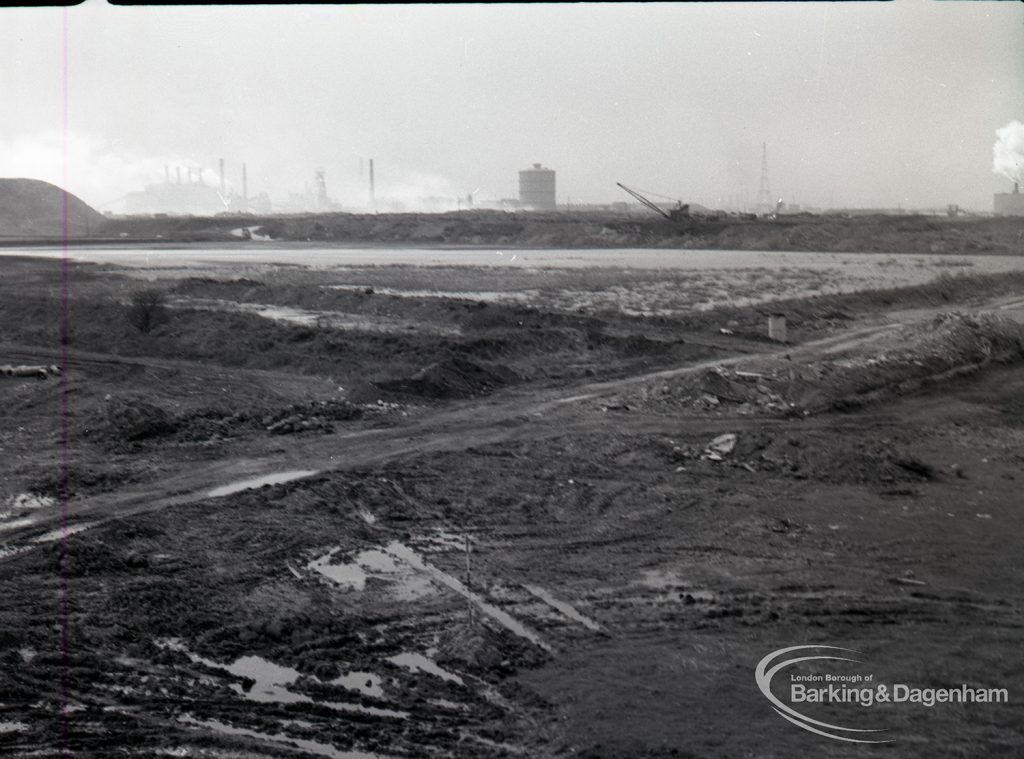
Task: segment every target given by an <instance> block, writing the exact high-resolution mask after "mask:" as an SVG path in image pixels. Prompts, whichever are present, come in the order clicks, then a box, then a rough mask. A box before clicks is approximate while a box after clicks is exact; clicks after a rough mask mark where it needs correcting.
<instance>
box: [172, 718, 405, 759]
mask: <svg viewBox="0 0 1024 759" xmlns="http://www.w3.org/2000/svg"><path fill="white" fill-rule="evenodd" d="M178 721H179V722H183V723H184V724H186V725H194V726H196V727H205V728H207V729H208V730H213V731H214V732H216V733H221V734H222V735H241V736H245V737H246V738H255V739H257V740H262V741H267V742H268V743H279V744H294V745H295V746H298V747H299V748H301V749H302V750H303V751H308V752H309V753H311V754H316V755H318V756H326V757H330V759H387V757H385V756H384V755H382V754H371V753H367V752H365V751H342V750H341V749H337V748H335V747H334V746H331V745H330V744H328V743H320V742H318V741H311V740H307V739H305V738H294V737H292V736H290V735H286V734H285V733H273V734H271V733H261V732H259V731H258V730H249V729H248V728H244V727H233V726H231V725H228V724H225V723H224V722H220V721H218V720H198V719H196V718H195V717H192V716H189V715H184V716H181V717H178Z"/></svg>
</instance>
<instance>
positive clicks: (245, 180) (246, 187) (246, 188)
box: [242, 163, 249, 201]
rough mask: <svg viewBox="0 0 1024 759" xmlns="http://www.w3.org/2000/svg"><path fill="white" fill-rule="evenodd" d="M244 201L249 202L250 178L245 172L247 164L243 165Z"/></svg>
mask: <svg viewBox="0 0 1024 759" xmlns="http://www.w3.org/2000/svg"><path fill="white" fill-rule="evenodd" d="M242 200H244V201H248V200H249V176H248V174H246V172H245V164H244V163H243V164H242Z"/></svg>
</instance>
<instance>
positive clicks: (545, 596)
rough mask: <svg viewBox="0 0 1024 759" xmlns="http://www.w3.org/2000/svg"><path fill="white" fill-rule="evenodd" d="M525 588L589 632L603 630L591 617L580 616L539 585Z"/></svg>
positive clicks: (568, 605) (572, 608) (571, 607)
mask: <svg viewBox="0 0 1024 759" xmlns="http://www.w3.org/2000/svg"><path fill="white" fill-rule="evenodd" d="M523 587H524V588H526V589H527V590H528V591H529V592H530V593H531V594H533V595H534V596H536V597H537V598H539V599H541V600H542V601H543V602H544V603H546V604H547V605H548V606H550V607H551V608H553V609H557V610H558V611H560V612H562V614H564V615H565V616H567V617H568V618H569V619H571V620H573V621H574V622H579V623H580V624H581V625H583V626H584V627H586V628H587V629H588V630H600V629H601V625H599V624H598V623H597V622H595V621H594V620H592V619H591V618H590V617H586V616H584V615H583V614H580V613H579V612H578V611H576V609H575V608H574V607H573V606H571V605H570V604H568V603H566V602H565V601H559V600H558V599H557V598H555V597H554V596H552V595H551V594H550V593H548V591H546V590H545V589H544V588H541V587H539V586H537V585H524V586H523Z"/></svg>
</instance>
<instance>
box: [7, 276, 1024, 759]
mask: <svg viewBox="0 0 1024 759" xmlns="http://www.w3.org/2000/svg"><path fill="white" fill-rule="evenodd" d="M2 265H3V267H4V271H3V277H2V279H0V289H2V293H0V295H2V298H0V364H38V365H45V366H50V365H57V366H59V367H62V368H63V371H62V372H60V373H55V372H50V373H49V376H48V377H47V378H45V379H37V378H23V377H7V376H3V377H0V394H2V398H3V408H4V416H3V418H4V424H3V427H2V429H0V450H2V452H3V456H2V458H0V495H2V498H3V501H2V504H0V660H2V662H3V666H2V668H0V753H7V754H11V755H16V756H58V755H74V756H83V757H107V756H196V757H200V756H203V757H252V756H256V757H260V756H262V757H300V756H327V757H367V756H379V757H435V756H436V757H449V756H452V757H502V756H509V757H511V756H527V757H543V756H587V757H595V758H596V757H662V756H665V757H667V756H683V757H685V756H690V757H778V758H779V759H782V758H784V757H785V758H788V757H795V756H816V757H847V756H863V755H865V754H875V753H877V754H881V755H885V756H893V757H967V756H970V757H974V756H979V757H980V756H1006V757H1015V756H1020V755H1021V754H1022V753H1024V739H1022V738H1021V735H1022V734H1024V716H1022V712H1021V708H1020V698H1021V696H1022V694H1024V669H1022V667H1021V653H1022V650H1021V629H1022V624H1024V617H1022V614H1021V611H1020V603H1021V600H1022V597H1024V592H1022V590H1021V588H1022V587H1024V584H1022V580H1024V576H1022V575H1024V569H1022V568H1021V565H1020V562H1019V560H1018V556H1019V547H1020V543H1021V534H1022V530H1024V521H1022V519H1024V518H1022V515H1021V511H1020V507H1019V502H1020V498H1019V488H1020V478H1021V477H1022V476H1024V475H1022V474H1021V469H1022V468H1021V463H1022V461H1024V405H1022V401H1021V398H1022V397H1024V364H1022V363H1021V361H1022V359H1024V328H1022V326H1021V323H1022V321H1024V275H1000V276H998V277H984V276H981V277H946V278H943V279H941V280H940V281H937V282H935V283H932V284H929V285H925V286H921V287H916V288H906V289H903V290H895V291H875V292H870V293H856V294H845V295H832V296H825V297H819V298H812V299H804V300H788V301H780V302H776V303H773V304H770V305H765V304H762V305H756V304H754V305H747V306H732V307H728V308H724V307H723V308H718V309H711V310H700V311H698V310H687V309H685V308H680V309H677V312H676V313H674V314H673V315H670V316H665V315H661V316H657V317H651V316H643V315H635V314H633V315H631V314H628V313H623V312H622V311H621V310H616V309H614V308H601V309H582V310H581V309H579V308H559V307H558V303H559V301H558V299H557V298H554V297H550V298H547V299H546V300H543V301H541V302H539V303H537V304H531V303H530V302H525V303H523V302H513V303H508V302H487V301H481V300H465V299H453V298H444V297H440V298H438V297H422V296H418V295H401V294H394V293H387V292H384V291H385V290H386V289H387V288H388V286H389V285H394V284H395V282H394V278H395V272H394V271H391V270H388V269H381V270H380V275H381V276H380V279H379V280H374V279H373V276H374V271H373V270H372V269H364V270H360V271H355V272H345V271H340V270H339V271H334V272H328V273H325V272H315V273H307V272H303V271H302V270H297V269H294V268H287V269H285V268H283V269H281V270H276V271H275V270H270V269H268V270H267V271H265V272H263V273H262V274H259V275H257V276H249V275H247V276H246V277H210V276H206V275H204V274H203V273H202V272H195V273H192V274H189V275H183V276H181V277H165V278H162V279H160V280H159V281H158V282H156V283H155V284H154V283H150V282H145V281H141V280H140V279H139V278H138V277H137V276H135V277H131V276H127V275H125V274H123V273H119V272H117V271H113V270H110V269H102V268H100V267H95V266H88V265H84V264H71V265H70V266H69V267H68V268H67V269H66V270H65V269H64V268H63V266H62V264H61V263H60V262H59V261H58V262H53V261H49V262H47V261H39V260H27V259H14V258H10V259H4V261H3V262H2ZM401 276H402V277H403V278H404V279H407V278H408V277H409V276H410V272H409V270H407V269H406V270H402V272H401ZM457 276H458V272H457V271H454V270H453V272H452V277H453V278H457ZM538 276H543V275H542V274H538ZM65 283H67V287H66V288H65ZM325 284H328V285H345V284H358V285H359V287H348V288H346V287H334V288H326V287H323V286H322V285H325ZM413 284H415V283H408V282H407V285H408V286H409V287H410V288H411V287H412V285H413ZM544 284H545V283H544V282H538V290H539V291H540V290H543V289H544ZM549 284H550V283H549ZM766 286H769V287H770V286H771V283H768V284H767V285H766ZM154 287H155V288H157V289H159V290H160V291H161V293H162V294H163V298H164V302H165V309H164V310H162V311H160V312H159V314H158V317H157V318H156V320H155V326H153V328H152V329H151V330H150V331H149V332H143V331H140V330H139V329H138V328H137V326H133V324H132V320H131V318H129V315H128V308H129V304H130V303H131V299H132V295H133V294H134V293H136V292H138V291H140V290H142V289H151V288H154ZM65 292H67V294H68V300H67V310H66V311H65V305H64V304H65V301H64V297H63V295H64V293H65ZM629 297H630V294H629V293H625V294H624V295H623V298H624V300H626V299H628V298H629ZM255 306H259V307H260V308H256V307H255ZM263 307H273V309H274V310H273V311H271V312H267V311H266V309H265V308H263ZM769 312H781V313H784V314H786V316H787V320H788V326H789V332H788V341H787V342H786V343H775V342H771V341H769V340H768V339H767V338H766V336H765V334H764V328H765V321H766V318H767V315H768V313H769ZM270 317H274V318H270ZM65 441H66V443H67V444H66V445H65ZM260 478H263V479H260ZM262 483H267V484H262ZM805 644H820V645H831V646H840V647H844V648H849V649H856V650H857V651H860V652H861V654H860V656H861V658H862V659H863V660H864V661H865V662H868V663H869V665H870V666H871V667H872V669H871V671H872V672H873V673H874V674H875V675H876V676H877V677H878V678H880V679H884V680H885V681H888V682H901V683H911V684H915V685H919V686H920V687H932V688H940V687H953V686H956V687H959V686H960V684H962V683H965V684H968V685H969V686H971V687H985V688H1005V689H1006V690H1007V691H1008V693H1009V702H1008V703H991V704H957V705H950V704H938V705H935V706H934V707H933V708H926V707H923V706H921V705H919V704H918V705H914V704H891V703H890V704H880V705H878V707H877V708H876V709H874V710H865V709H864V708H863V707H859V706H853V707H851V706H849V705H831V706H822V705H819V706H817V708H816V710H812V709H807V710H805V711H807V712H808V713H810V714H813V716H814V717H815V718H817V719H819V720H823V721H828V722H830V723H839V724H848V725H850V726H853V727H859V728H863V729H873V728H878V727H884V728H886V729H887V733H886V737H887V738H888V739H891V741H892V742H890V743H885V744H879V745H874V746H863V745H856V744H849V743H845V742H840V741H836V740H832V739H829V738H827V737H823V736H821V735H816V734H813V733H812V732H809V731H806V730H801V729H799V728H798V727H796V726H794V725H793V724H791V723H789V722H787V721H785V720H784V719H783V718H782V717H780V715H779V714H777V713H775V712H774V711H773V709H772V705H771V703H769V701H767V700H766V699H765V698H764V696H763V695H762V694H761V693H760V692H759V690H758V688H757V684H756V682H755V677H754V671H755V667H756V666H757V664H758V662H759V661H760V660H761V659H762V657H764V656H766V655H767V654H769V653H771V652H772V651H774V650H777V649H780V648H784V647H787V646H796V645H805ZM798 671H802V672H805V673H815V672H819V671H821V672H824V671H827V668H825V667H824V666H822V667H818V665H817V664H813V663H806V664H804V665H801V668H800V669H799V670H798Z"/></svg>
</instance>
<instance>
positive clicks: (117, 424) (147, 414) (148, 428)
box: [97, 398, 175, 443]
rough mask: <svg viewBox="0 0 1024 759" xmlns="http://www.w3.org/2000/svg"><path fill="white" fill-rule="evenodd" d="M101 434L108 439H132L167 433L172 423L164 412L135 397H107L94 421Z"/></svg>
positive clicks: (173, 426)
mask: <svg viewBox="0 0 1024 759" xmlns="http://www.w3.org/2000/svg"><path fill="white" fill-rule="evenodd" d="M97 427H98V430H99V432H100V433H101V435H103V436H105V437H106V438H108V439H109V440H110V441H111V442H115V443H117V442H136V441H139V440H146V439H147V438H154V437H160V436H162V435H170V434H172V433H173V432H174V431H175V425H174V422H173V421H172V420H171V417H170V416H169V415H168V413H167V412H166V411H164V410H163V409H162V408H160V407H159V406H154V405H153V404H152V403H147V402H146V401H142V400H139V399H136V398H130V399H123V400H122V399H117V398H114V399H111V400H109V401H108V402H107V405H106V408H105V409H103V411H102V412H101V416H100V418H99V420H98V424H97Z"/></svg>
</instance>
